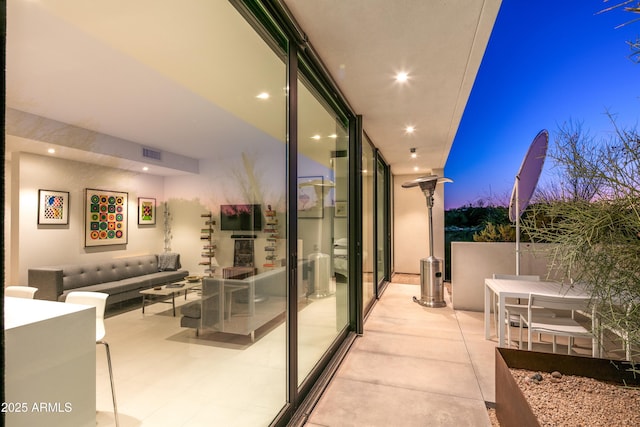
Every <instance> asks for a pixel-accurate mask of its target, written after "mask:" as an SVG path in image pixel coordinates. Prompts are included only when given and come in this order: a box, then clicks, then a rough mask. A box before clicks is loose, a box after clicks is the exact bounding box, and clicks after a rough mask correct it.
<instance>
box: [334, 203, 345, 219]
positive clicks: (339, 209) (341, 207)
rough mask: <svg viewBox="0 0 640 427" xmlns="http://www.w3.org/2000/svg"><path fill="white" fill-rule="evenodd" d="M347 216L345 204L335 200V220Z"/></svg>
mask: <svg viewBox="0 0 640 427" xmlns="http://www.w3.org/2000/svg"><path fill="white" fill-rule="evenodd" d="M346 216H347V202H344V201H337V200H336V218H343V217H346Z"/></svg>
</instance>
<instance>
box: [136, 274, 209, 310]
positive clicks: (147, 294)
mask: <svg viewBox="0 0 640 427" xmlns="http://www.w3.org/2000/svg"><path fill="white" fill-rule="evenodd" d="M201 286H202V283H201V280H197V281H195V282H189V281H186V280H181V281H179V282H174V283H170V284H167V285H162V286H160V289H156V288H150V289H145V290H142V291H140V294H142V314H144V307H145V305H146V304H147V300H148V299H151V298H152V299H153V300H154V301H155V302H160V303H164V304H171V306H172V307H173V317H176V295H177V294H179V293H180V292H181V291H184V297H185V298H186V297H187V292H188V291H189V289H193V288H199V287H201ZM169 296H170V297H171V301H167V300H166V298H167V297H169ZM153 297H156V298H153Z"/></svg>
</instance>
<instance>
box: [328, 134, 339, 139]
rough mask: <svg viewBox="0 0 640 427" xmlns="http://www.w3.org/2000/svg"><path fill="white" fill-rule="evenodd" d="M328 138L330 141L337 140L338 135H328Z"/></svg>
mask: <svg viewBox="0 0 640 427" xmlns="http://www.w3.org/2000/svg"><path fill="white" fill-rule="evenodd" d="M329 138H331V139H337V138H338V135H336V134H335V133H334V134H331V135H329Z"/></svg>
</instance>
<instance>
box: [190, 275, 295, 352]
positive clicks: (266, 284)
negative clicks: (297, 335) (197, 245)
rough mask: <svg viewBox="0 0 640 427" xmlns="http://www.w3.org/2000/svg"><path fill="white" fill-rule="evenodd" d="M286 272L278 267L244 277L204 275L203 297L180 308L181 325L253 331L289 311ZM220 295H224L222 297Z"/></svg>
mask: <svg viewBox="0 0 640 427" xmlns="http://www.w3.org/2000/svg"><path fill="white" fill-rule="evenodd" d="M286 295H287V274H286V269H285V267H279V268H276V269H273V270H269V271H266V272H264V273H260V274H257V275H255V276H250V277H247V278H245V279H242V280H238V279H222V278H216V277H205V278H203V280H202V299H201V300H198V301H193V302H190V303H188V304H185V305H184V306H182V308H181V313H182V318H181V319H180V326H182V327H186V328H195V329H196V334H198V332H199V330H201V329H205V330H213V331H218V332H226V333H231V334H239V335H250V336H251V340H252V341H253V340H254V339H255V331H256V330H257V329H258V328H260V327H262V326H264V325H266V324H267V323H270V322H272V321H275V320H276V319H279V318H280V317H282V316H283V315H284V313H285V311H286ZM220 296H223V297H222V298H221V297H220Z"/></svg>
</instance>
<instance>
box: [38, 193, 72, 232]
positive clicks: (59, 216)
mask: <svg viewBox="0 0 640 427" xmlns="http://www.w3.org/2000/svg"><path fill="white" fill-rule="evenodd" d="M38 224H50V225H66V224H69V192H68V191H53V190H38Z"/></svg>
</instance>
